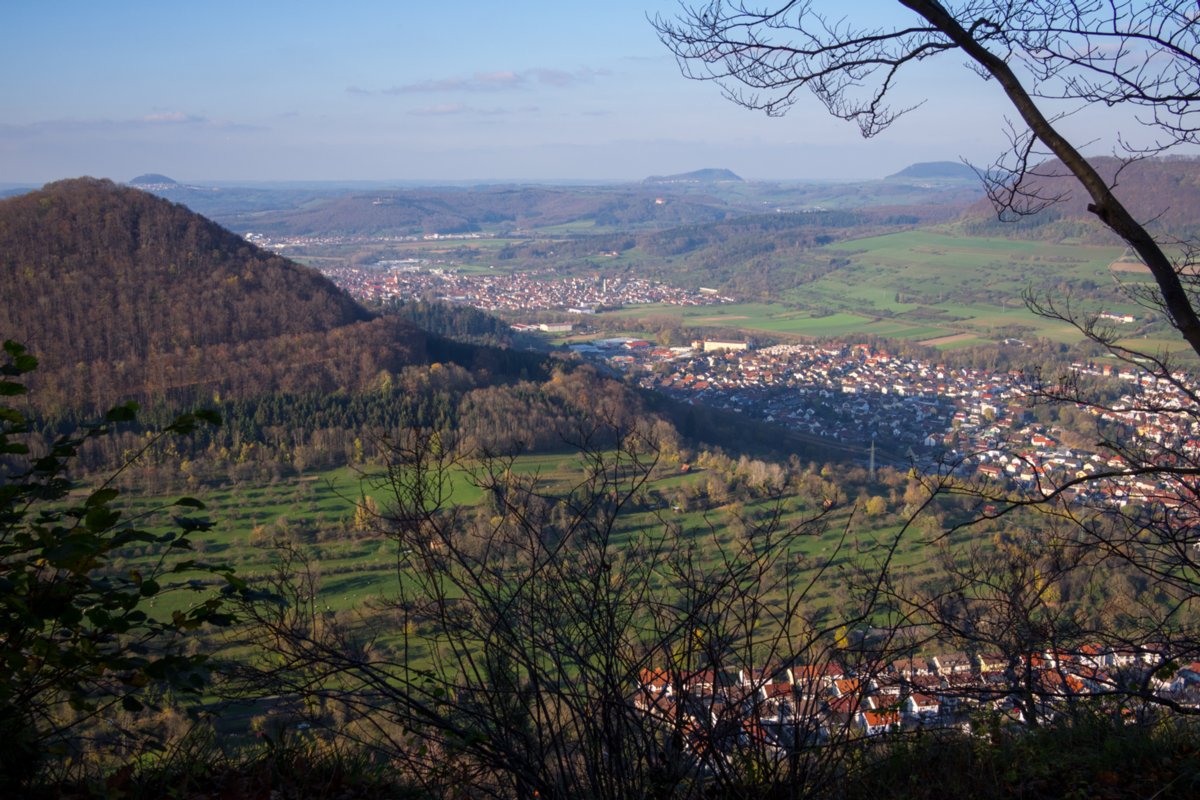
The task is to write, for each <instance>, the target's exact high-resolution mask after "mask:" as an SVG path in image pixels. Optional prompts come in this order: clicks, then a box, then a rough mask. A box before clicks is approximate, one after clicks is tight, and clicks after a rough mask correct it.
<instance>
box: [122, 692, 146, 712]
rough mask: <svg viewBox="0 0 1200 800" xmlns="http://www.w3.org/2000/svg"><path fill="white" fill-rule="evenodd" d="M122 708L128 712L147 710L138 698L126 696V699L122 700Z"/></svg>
mask: <svg viewBox="0 0 1200 800" xmlns="http://www.w3.org/2000/svg"><path fill="white" fill-rule="evenodd" d="M121 708H123V709H125V710H126V711H141V710H142V709H143V708H145V706H144V705H142V704H141V703H140V702H139V701H138V699H137V698H136V697H133V696H131V695H125V697H123V698H122V699H121Z"/></svg>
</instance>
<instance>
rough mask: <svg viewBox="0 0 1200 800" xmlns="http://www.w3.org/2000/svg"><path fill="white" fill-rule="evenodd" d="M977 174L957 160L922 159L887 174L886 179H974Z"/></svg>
mask: <svg viewBox="0 0 1200 800" xmlns="http://www.w3.org/2000/svg"><path fill="white" fill-rule="evenodd" d="M977 177H978V176H976V174H975V170H973V169H971V168H970V167H968V166H967V165H966V164H961V163H959V162H957V161H923V162H920V163H917V164H909V165H908V166H907V167H905V168H904V169H902V170H900V171H899V172H897V173H896V174H894V175H889V176H888V179H889V180H890V179H892V178H917V179H922V180H925V179H937V178H943V179H944V178H963V179H967V180H975V179H977Z"/></svg>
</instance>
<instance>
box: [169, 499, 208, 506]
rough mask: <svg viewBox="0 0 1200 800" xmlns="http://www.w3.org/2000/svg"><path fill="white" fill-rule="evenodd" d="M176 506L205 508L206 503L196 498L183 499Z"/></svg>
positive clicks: (177, 501) (176, 502)
mask: <svg viewBox="0 0 1200 800" xmlns="http://www.w3.org/2000/svg"><path fill="white" fill-rule="evenodd" d="M175 505H177V506H184V507H185V508H204V503H202V502H200V501H199V500H197V499H196V498H194V497H181V498H179V499H178V500H176V501H175Z"/></svg>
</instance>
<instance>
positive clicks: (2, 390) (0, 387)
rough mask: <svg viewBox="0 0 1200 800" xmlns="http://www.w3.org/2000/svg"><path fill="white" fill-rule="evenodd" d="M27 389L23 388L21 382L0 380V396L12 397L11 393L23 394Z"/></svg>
mask: <svg viewBox="0 0 1200 800" xmlns="http://www.w3.org/2000/svg"><path fill="white" fill-rule="evenodd" d="M28 391H29V390H28V389H27V388H25V384H23V383H14V382H13V381H0V396H4V397H12V396H13V395H18V394H25V393H26V392H28Z"/></svg>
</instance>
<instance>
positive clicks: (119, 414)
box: [104, 400, 138, 422]
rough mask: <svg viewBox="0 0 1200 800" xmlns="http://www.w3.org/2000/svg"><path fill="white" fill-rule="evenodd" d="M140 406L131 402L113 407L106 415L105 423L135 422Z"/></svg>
mask: <svg viewBox="0 0 1200 800" xmlns="http://www.w3.org/2000/svg"><path fill="white" fill-rule="evenodd" d="M137 412H138V404H137V403H135V402H133V401H132V400H130V401H129V402H128V403H122V404H121V405H119V406H113V407H112V408H110V409H109V410H108V413H107V414H105V415H104V421H105V422H133V421H134V420H135V419H137Z"/></svg>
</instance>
